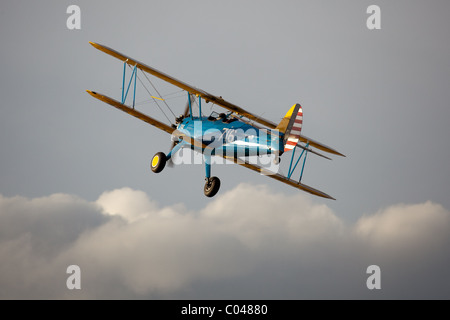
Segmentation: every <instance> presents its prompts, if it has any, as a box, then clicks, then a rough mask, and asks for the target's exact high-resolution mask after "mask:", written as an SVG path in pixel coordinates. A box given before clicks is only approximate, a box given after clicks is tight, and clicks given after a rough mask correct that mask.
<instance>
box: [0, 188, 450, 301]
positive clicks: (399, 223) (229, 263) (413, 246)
mask: <svg viewBox="0 0 450 320" xmlns="http://www.w3.org/2000/svg"><path fill="white" fill-rule="evenodd" d="M449 221H450V213H449V211H448V210H446V209H445V208H443V207H442V206H440V205H438V204H435V203H432V202H426V203H422V204H415V205H396V206H391V207H388V208H386V209H383V210H381V211H379V212H377V213H375V214H373V215H366V216H363V217H362V218H361V219H360V220H359V221H358V222H357V223H356V224H355V225H352V226H349V225H346V224H345V223H344V222H343V220H342V219H340V218H339V217H338V216H337V215H336V214H335V213H333V211H332V210H331V209H330V208H329V207H328V206H326V205H323V204H317V203H315V202H314V201H313V200H312V198H311V197H309V196H307V195H305V194H302V193H298V194H295V195H293V196H287V195H284V194H281V193H276V192H274V191H273V190H271V189H269V188H267V187H265V186H254V185H249V184H240V185H238V186H237V187H236V188H234V189H233V190H231V191H228V192H225V193H223V194H220V195H217V196H216V197H215V198H214V199H212V200H211V202H210V203H209V204H208V205H207V206H206V207H205V208H203V209H202V210H199V211H191V210H188V209H186V207H185V206H184V205H180V204H179V205H174V206H168V207H159V205H158V203H157V202H156V201H155V200H153V199H150V198H149V197H148V195H147V194H145V193H144V192H142V191H137V190H132V189H130V188H122V189H117V190H112V191H108V192H104V193H103V194H102V195H101V196H100V197H99V198H98V200H97V201H95V202H89V201H85V200H83V199H80V198H78V197H75V196H72V195H64V194H55V195H51V196H49V197H45V198H36V199H27V198H24V197H11V198H8V197H3V196H0V261H1V264H0V288H2V290H1V291H0V298H3V299H5V298H6V299H8V298H46V299H47V298H57V299H59V298H68V299H73V298H88V299H90V298H106V299H108V298H200V299H202V298H203V299H205V298H208V299H210V298H217V299H222V298H226V299H264V298H267V299H284V298H285V299H299V298H306V299H307V298H405V297H406V298H409V297H413V298H414V297H441V298H448V291H447V289H446V288H448V285H449V284H450V283H449V281H448V280H446V279H447V278H448V277H446V275H445V272H446V270H447V268H448V266H449V260H450V259H449V257H448V254H446V251H447V250H446V248H447V247H448V245H449V244H450V241H449V237H448V234H449V231H450V222H449ZM72 264H76V265H79V266H80V268H81V274H82V276H81V279H82V281H81V282H82V284H81V287H82V289H81V290H68V289H67V288H66V279H67V277H68V274H67V273H66V268H67V267H68V266H69V265H72ZM371 264H378V265H380V268H381V270H382V290H380V291H378V292H373V291H370V290H368V289H367V287H366V285H365V284H366V279H367V277H368V275H367V274H366V268H367V267H368V266H369V265H371ZM442 277H444V279H443V278H442Z"/></svg>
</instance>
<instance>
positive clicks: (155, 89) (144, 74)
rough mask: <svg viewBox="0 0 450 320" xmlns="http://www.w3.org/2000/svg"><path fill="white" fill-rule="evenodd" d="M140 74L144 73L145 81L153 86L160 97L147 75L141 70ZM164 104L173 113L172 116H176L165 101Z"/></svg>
mask: <svg viewBox="0 0 450 320" xmlns="http://www.w3.org/2000/svg"><path fill="white" fill-rule="evenodd" d="M141 72H142V74H143V75H144V77H145V78H146V79H147V81H148V82H149V83H150V84H151V86H152V87H153V89H155V91H156V93H157V94H158V95H159V97H160V98H161V99H162V96H161V94H160V93H159V91H158V90H157V89H156V88H155V86H154V85H153V83H152V82H151V81H150V79H149V78H148V77H147V75H146V74H145V73H144V72H143V71H142V70H141ZM163 102H164V104H165V105H166V107H167V108H168V109H169V110H170V112H171V113H172V114H173V116H174V117H176V115H175V113H173V111H172V109H170V107H169V105H168V104H167V102H166V101H164V100H163Z"/></svg>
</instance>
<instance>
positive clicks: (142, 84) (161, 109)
mask: <svg viewBox="0 0 450 320" xmlns="http://www.w3.org/2000/svg"><path fill="white" fill-rule="evenodd" d="M128 67H129V68H130V69H131V66H130V65H128ZM136 77H137V78H138V80H139V82H140V83H141V84H142V86H143V87H144V89H145V90H146V91H147V92H148V94H149V95H150V97H152V94H151V93H150V91H149V90H148V89H147V87H146V86H145V85H144V83H143V82H142V80H141V78H140V77H139V76H138V75H137V71H136ZM152 99H153V101H154V102H155V103H156V105H157V106H158V108H159V110H161V112H162V113H163V115H164V117H166V119H167V121H169V123H172V121H170V119H169V117H168V116H167V115H166V113H165V112H164V110H163V109H162V108H161V106H160V105H159V104H158V102H157V101H156V99H155V98H152ZM169 110H170V108H169ZM170 111H171V112H172V110H170ZM172 114H173V112H172Z"/></svg>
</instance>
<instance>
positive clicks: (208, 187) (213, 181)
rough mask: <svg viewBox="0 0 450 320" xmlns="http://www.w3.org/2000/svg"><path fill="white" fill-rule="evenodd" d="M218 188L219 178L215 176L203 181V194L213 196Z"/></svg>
mask: <svg viewBox="0 0 450 320" xmlns="http://www.w3.org/2000/svg"><path fill="white" fill-rule="evenodd" d="M219 188H220V180H219V178H217V177H211V178H209V179H206V183H205V188H204V192H205V196H207V197H210V198H211V197H214V196H215V195H216V193H217V191H219Z"/></svg>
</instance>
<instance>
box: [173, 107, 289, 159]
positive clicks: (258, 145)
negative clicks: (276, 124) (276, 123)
mask: <svg viewBox="0 0 450 320" xmlns="http://www.w3.org/2000/svg"><path fill="white" fill-rule="evenodd" d="M177 129H178V130H179V131H180V132H182V133H184V134H185V135H187V136H189V137H191V138H194V139H195V140H197V141H202V142H203V144H205V145H207V146H208V147H210V150H211V155H215V154H217V155H219V154H223V155H230V156H231V155H234V156H238V157H241V156H246V157H247V156H260V155H269V154H278V155H280V154H281V153H282V150H283V136H282V134H281V133H279V131H277V130H268V129H258V128H256V127H253V126H252V125H250V124H248V123H245V122H242V121H240V120H239V119H236V118H233V117H231V116H230V115H224V114H221V115H219V116H218V117H214V116H209V117H192V118H191V117H187V118H185V119H183V120H182V121H181V122H180V123H179V124H178V127H177ZM185 147H191V148H193V149H194V150H196V151H199V152H203V150H201V147H198V146H197V147H196V146H191V145H189V144H188V145H186V146H185Z"/></svg>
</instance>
